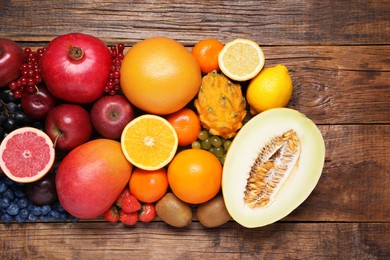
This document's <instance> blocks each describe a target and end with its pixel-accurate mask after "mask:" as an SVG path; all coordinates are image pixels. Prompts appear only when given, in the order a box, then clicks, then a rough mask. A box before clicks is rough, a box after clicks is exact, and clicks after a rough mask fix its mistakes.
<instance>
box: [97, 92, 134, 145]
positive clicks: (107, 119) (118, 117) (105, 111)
mask: <svg viewBox="0 0 390 260" xmlns="http://www.w3.org/2000/svg"><path fill="white" fill-rule="evenodd" d="M90 116H91V122H92V125H93V127H94V128H95V130H96V131H97V132H98V133H99V134H100V135H101V136H103V137H105V138H109V139H118V138H120V136H121V134H122V131H123V129H124V128H125V126H126V125H127V123H129V122H130V121H131V120H133V119H134V108H133V106H132V104H131V103H130V102H129V101H128V100H127V99H126V98H125V97H124V96H121V95H115V96H103V97H101V98H100V99H98V100H97V101H96V102H95V103H94V104H93V106H92V108H91V112H90Z"/></svg>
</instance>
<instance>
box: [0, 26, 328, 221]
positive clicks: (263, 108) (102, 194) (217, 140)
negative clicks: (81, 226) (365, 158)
mask: <svg viewBox="0 0 390 260" xmlns="http://www.w3.org/2000/svg"><path fill="white" fill-rule="evenodd" d="M0 87H1V89H0V91H1V95H0V97H1V103H0V106H1V108H2V113H1V115H0V138H1V144H0V167H1V170H2V172H3V174H2V176H0V220H1V221H3V222H5V223H10V222H13V221H16V222H19V223H22V222H25V221H32V222H33V221H69V220H70V221H74V220H77V219H92V218H98V217H103V218H104V219H106V220H107V221H109V222H122V223H123V224H124V225H126V226H133V225H135V224H136V223H137V222H138V221H142V222H150V221H152V220H153V219H155V218H156V217H159V219H161V220H163V221H164V222H166V223H167V224H169V225H171V226H175V227H184V226H187V225H189V224H190V223H191V221H192V219H193V215H194V214H195V215H196V218H197V219H198V220H199V222H200V223H201V224H202V225H204V226H206V227H216V226H219V225H222V224H224V223H226V222H227V221H229V220H230V219H233V220H235V221H237V222H238V223H239V224H241V225H243V226H247V227H259V226H263V225H266V224H270V223H273V222H275V221H278V220H279V219H281V218H283V217H284V216H286V215H287V214H289V213H290V212H291V211H292V210H294V209H295V208H296V207H298V206H299V204H301V203H302V202H303V200H304V199H306V197H307V196H309V194H310V192H311V191H312V190H313V189H314V187H315V185H316V183H317V181H318V179H319V177H320V175H321V172H322V167H323V159H324V151H325V148H324V145H323V139H322V135H321V133H320V132H319V131H318V129H317V127H316V126H315V124H314V123H313V122H312V121H311V120H310V119H308V118H306V117H304V116H303V115H302V114H301V113H299V112H298V111H295V110H292V109H287V108H284V107H285V106H287V104H288V103H289V101H290V99H291V96H292V92H293V83H292V80H291V77H290V75H289V72H288V69H287V68H286V67H285V66H284V65H277V66H274V67H266V66H265V58H264V53H263V51H262V49H261V48H260V46H259V45H258V44H257V43H255V42H253V41H251V40H249V39H235V40H233V41H231V42H228V43H226V44H223V43H221V42H220V41H218V40H216V39H205V40H200V41H199V42H198V43H197V44H196V45H195V46H194V47H193V48H192V50H191V51H189V50H187V49H186V48H185V47H184V46H183V45H182V44H181V43H179V42H178V41H176V40H173V39H169V38H166V37H153V38H149V39H145V40H143V41H140V42H138V43H137V44H135V45H134V46H132V47H130V48H128V49H126V48H125V46H124V45H123V44H118V45H116V46H106V45H105V44H104V43H103V42H102V41H101V40H100V39H98V38H96V37H94V36H91V35H87V34H81V33H71V34H66V35H61V36H58V37H56V38H55V39H53V40H52V41H51V42H50V43H49V44H48V45H47V46H46V47H44V48H39V49H37V50H35V51H34V50H31V49H30V48H24V49H22V48H21V47H20V46H19V45H18V44H17V43H15V42H13V41H11V40H8V39H0Z"/></svg>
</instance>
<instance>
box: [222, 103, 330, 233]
mask: <svg viewBox="0 0 390 260" xmlns="http://www.w3.org/2000/svg"><path fill="white" fill-rule="evenodd" d="M290 129H293V130H295V131H296V133H297V135H298V138H299V139H300V143H301V155H300V159H299V162H298V164H299V167H298V168H297V171H296V172H295V173H294V175H292V177H290V178H288V179H287V180H286V182H285V183H283V187H282V188H281V189H280V190H279V192H278V194H277V197H276V198H275V199H274V200H273V201H272V202H271V203H270V204H269V205H267V206H265V207H257V208H249V207H248V206H246V205H245V203H244V200H243V196H244V191H245V186H246V182H247V178H248V176H249V175H248V174H249V172H250V169H251V166H252V165H253V162H254V160H255V159H256V157H257V155H258V154H259V151H260V149H261V148H262V147H263V146H264V145H265V144H266V143H267V142H268V141H269V140H270V139H271V138H273V137H274V136H276V135H282V134H283V133H284V132H286V131H288V130H290ZM324 160H325V143H324V139H323V137H322V134H321V132H320V131H319V129H318V127H317V126H316V125H315V124H314V122H313V121H311V120H310V119H309V118H307V117H306V116H305V115H304V114H302V113H300V112H298V111H297V110H294V109H290V108H275V109H270V110H267V111H265V112H262V113H260V114H258V115H256V116H254V117H253V118H251V119H250V120H249V121H248V122H247V123H246V124H245V125H244V126H243V127H242V129H241V130H240V131H239V132H238V134H237V136H236V137H235V138H234V139H233V142H232V144H231V146H230V148H229V151H228V153H227V155H226V160H225V164H224V167H223V175H222V192H223V196H224V201H225V204H226V207H227V209H228V212H229V214H230V215H231V216H232V218H233V219H234V220H235V221H236V222H237V223H239V224H240V225H242V226H244V227H248V228H255V227H261V226H266V225H269V224H272V223H274V222H276V221H278V220H280V219H282V218H284V217H285V216H287V215H288V214H290V213H291V212H292V211H293V210H294V209H295V208H297V207H298V206H299V205H300V204H301V203H302V202H303V201H305V200H306V199H307V197H308V196H309V195H310V193H311V192H312V191H313V190H314V188H315V186H316V185H317V183H318V181H319V179H320V176H321V173H322V169H323V166H324Z"/></svg>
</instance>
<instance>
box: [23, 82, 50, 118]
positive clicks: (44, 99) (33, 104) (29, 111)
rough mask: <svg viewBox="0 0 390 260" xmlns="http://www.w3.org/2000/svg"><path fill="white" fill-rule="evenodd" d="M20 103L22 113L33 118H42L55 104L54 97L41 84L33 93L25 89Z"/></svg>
mask: <svg viewBox="0 0 390 260" xmlns="http://www.w3.org/2000/svg"><path fill="white" fill-rule="evenodd" d="M21 105H22V109H23V111H24V113H25V114H26V115H28V116H29V117H30V118H32V119H34V120H44V119H45V118H46V116H47V114H48V113H49V111H50V110H52V109H53V108H54V107H55V105H56V98H55V97H54V96H53V95H52V94H51V93H50V91H49V90H48V89H47V88H46V87H45V86H43V85H40V86H38V89H37V91H36V92H35V93H32V94H31V93H28V92H27V91H25V92H24V93H23V95H22V100H21Z"/></svg>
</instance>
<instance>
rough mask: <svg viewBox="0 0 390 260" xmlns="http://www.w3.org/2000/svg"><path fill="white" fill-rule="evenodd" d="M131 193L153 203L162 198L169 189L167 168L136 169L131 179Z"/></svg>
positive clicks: (141, 199)
mask: <svg viewBox="0 0 390 260" xmlns="http://www.w3.org/2000/svg"><path fill="white" fill-rule="evenodd" d="M129 188H130V193H131V194H133V195H134V196H135V197H136V198H137V199H138V200H140V201H142V202H145V203H153V202H156V201H158V200H159V199H161V198H162V197H163V196H164V195H165V193H166V192H167V189H168V177H167V171H166V170H165V168H161V169H158V170H154V171H146V170H142V169H138V168H137V169H135V170H134V171H133V173H132V174H131V177H130V181H129Z"/></svg>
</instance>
